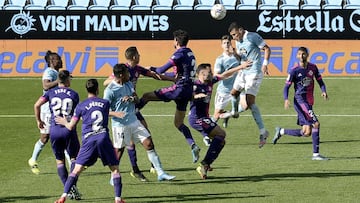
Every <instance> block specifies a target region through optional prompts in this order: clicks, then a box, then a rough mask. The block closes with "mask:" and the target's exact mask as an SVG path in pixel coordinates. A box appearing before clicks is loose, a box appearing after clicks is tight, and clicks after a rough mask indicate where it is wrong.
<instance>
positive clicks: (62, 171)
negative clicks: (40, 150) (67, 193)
mask: <svg viewBox="0 0 360 203" xmlns="http://www.w3.org/2000/svg"><path fill="white" fill-rule="evenodd" d="M57 171H58V175H59V177H60V180H61V182H62V183H63V185H65V183H66V179H67V178H68V171H67V169H66V166H65V164H58V165H57Z"/></svg>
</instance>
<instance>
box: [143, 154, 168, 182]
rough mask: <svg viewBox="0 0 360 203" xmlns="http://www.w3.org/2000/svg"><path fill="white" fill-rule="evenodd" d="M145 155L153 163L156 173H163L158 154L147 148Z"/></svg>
mask: <svg viewBox="0 0 360 203" xmlns="http://www.w3.org/2000/svg"><path fill="white" fill-rule="evenodd" d="M147 155H148V158H149V160H150V162H151V163H152V164H153V166H154V168H155V170H156V173H157V175H158V176H160V175H161V174H163V173H165V172H164V170H163V168H162V166H161V162H160V158H159V156H158V154H157V153H156V151H155V149H152V150H148V151H147Z"/></svg>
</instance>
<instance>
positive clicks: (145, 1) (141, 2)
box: [130, 0, 152, 10]
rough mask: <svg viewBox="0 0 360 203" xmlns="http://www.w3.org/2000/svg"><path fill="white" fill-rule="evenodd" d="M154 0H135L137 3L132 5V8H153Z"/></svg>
mask: <svg viewBox="0 0 360 203" xmlns="http://www.w3.org/2000/svg"><path fill="white" fill-rule="evenodd" d="M151 7H152V0H135V4H134V5H133V6H131V7H130V9H131V10H151Z"/></svg>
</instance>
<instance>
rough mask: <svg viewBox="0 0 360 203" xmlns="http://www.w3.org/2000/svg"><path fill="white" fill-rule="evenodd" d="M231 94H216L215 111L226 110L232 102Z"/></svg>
mask: <svg viewBox="0 0 360 203" xmlns="http://www.w3.org/2000/svg"><path fill="white" fill-rule="evenodd" d="M231 98H232V96H231V94H230V93H229V94H224V93H219V92H216V94H215V109H222V110H223V109H225V107H226V106H227V105H228V103H229V102H231Z"/></svg>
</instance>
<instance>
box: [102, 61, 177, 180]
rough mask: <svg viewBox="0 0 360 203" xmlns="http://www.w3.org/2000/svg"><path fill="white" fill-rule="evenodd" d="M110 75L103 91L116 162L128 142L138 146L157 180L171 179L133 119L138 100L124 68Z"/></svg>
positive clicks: (118, 67)
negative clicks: (139, 144) (155, 173)
mask: <svg viewBox="0 0 360 203" xmlns="http://www.w3.org/2000/svg"><path fill="white" fill-rule="evenodd" d="M113 73H114V76H115V79H114V80H113V81H112V82H111V83H110V84H109V85H108V86H107V87H106V88H105V91H104V99H106V100H109V101H110V113H109V115H110V116H112V133H113V143H114V148H115V149H116V150H117V151H119V152H120V156H119V159H120V158H121V156H122V153H123V152H124V148H125V146H129V145H130V142H131V141H133V142H134V143H138V142H141V144H142V145H143V147H144V148H145V149H146V152H147V155H148V158H149V160H150V162H151V163H152V164H153V166H154V168H155V170H156V172H157V175H158V180H159V181H163V180H172V179H174V178H175V176H171V175H168V174H166V173H165V171H164V170H163V168H162V166H161V163H160V158H159V156H158V154H157V153H156V151H155V146H154V143H153V141H152V138H151V135H150V133H149V131H148V130H147V129H146V128H145V127H144V126H143V125H142V124H141V123H140V121H139V120H138V119H137V117H136V112H135V103H137V102H138V97H137V95H136V92H135V89H134V86H133V84H132V82H130V81H129V77H130V76H129V69H128V67H127V66H126V65H125V64H123V63H122V64H116V65H115V66H114V68H113Z"/></svg>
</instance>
